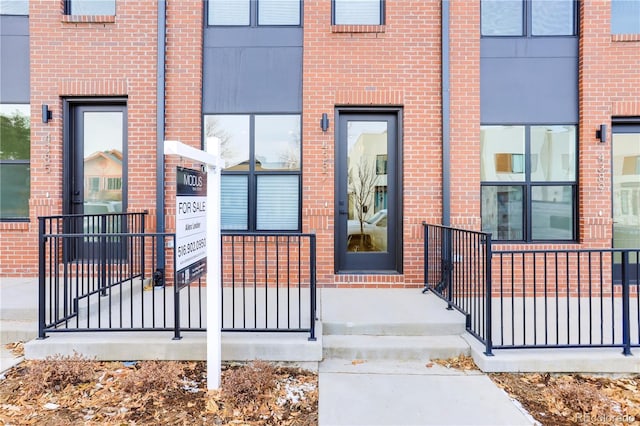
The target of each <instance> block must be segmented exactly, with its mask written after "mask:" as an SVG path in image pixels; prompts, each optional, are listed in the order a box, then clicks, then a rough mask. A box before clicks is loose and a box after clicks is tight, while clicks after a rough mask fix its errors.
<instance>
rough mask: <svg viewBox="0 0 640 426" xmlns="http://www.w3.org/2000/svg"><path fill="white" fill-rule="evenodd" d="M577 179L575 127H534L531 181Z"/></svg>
mask: <svg viewBox="0 0 640 426" xmlns="http://www.w3.org/2000/svg"><path fill="white" fill-rule="evenodd" d="M575 178H576V128H575V126H532V127H531V180H533V181H537V182H551V181H556V182H557V181H560V182H563V181H564V182H566V181H573V180H575Z"/></svg>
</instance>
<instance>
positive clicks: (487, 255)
mask: <svg viewBox="0 0 640 426" xmlns="http://www.w3.org/2000/svg"><path fill="white" fill-rule="evenodd" d="M424 277H425V290H431V291H433V292H434V293H436V294H437V295H439V296H440V297H442V298H443V299H445V300H446V301H447V303H448V307H449V308H455V309H458V310H459V311H460V312H462V313H464V314H465V316H466V320H467V330H468V331H469V332H470V333H471V334H473V335H474V336H475V337H476V338H477V339H479V340H480V341H481V342H482V343H483V344H484V345H485V353H486V354H487V355H491V354H492V351H493V349H526V348H570V347H573V348H576V347H620V348H622V349H623V353H624V354H625V355H629V354H630V353H631V348H632V347H638V346H640V298H639V297H638V294H639V293H640V280H639V277H640V248H638V249H583V250H577V249H553V250H495V249H494V248H493V247H492V241H491V235H490V234H486V233H482V232H474V231H467V230H463V229H455V228H450V227H445V226H439V225H427V224H425V225H424Z"/></svg>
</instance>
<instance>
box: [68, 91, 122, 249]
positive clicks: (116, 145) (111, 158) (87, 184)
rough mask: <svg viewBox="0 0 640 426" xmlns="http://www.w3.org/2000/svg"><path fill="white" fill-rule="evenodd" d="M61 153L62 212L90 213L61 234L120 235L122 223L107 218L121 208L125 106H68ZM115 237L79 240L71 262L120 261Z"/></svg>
mask: <svg viewBox="0 0 640 426" xmlns="http://www.w3.org/2000/svg"><path fill="white" fill-rule="evenodd" d="M68 114H69V121H68V126H69V128H68V131H67V132H66V134H67V140H66V144H65V147H66V153H65V168H64V170H65V176H64V188H63V190H64V191H65V194H64V199H65V200H66V203H65V213H68V214H74V215H95V216H86V217H78V218H74V219H73V220H69V221H68V222H67V226H68V227H69V229H67V231H66V232H70V233H79V234H95V233H105V232H106V233H119V232H125V227H124V225H125V223H126V222H125V221H124V220H123V219H122V218H120V217H118V216H113V215H111V216H105V215H107V214H113V213H122V212H125V211H126V209H127V206H126V200H127V197H126V177H127V169H126V164H127V162H126V158H127V157H126V147H127V108H126V105H124V104H113V103H109V104H97V103H91V104H84V103H69V104H68ZM120 244H121V241H120V239H119V238H90V237H83V238H82V239H78V241H77V244H74V247H73V248H72V251H73V252H70V253H69V255H70V256H71V258H98V257H101V256H106V254H105V253H104V251H105V250H106V249H108V250H109V253H113V254H111V255H109V256H110V257H122V255H121V254H116V251H117V249H118V248H119V246H120Z"/></svg>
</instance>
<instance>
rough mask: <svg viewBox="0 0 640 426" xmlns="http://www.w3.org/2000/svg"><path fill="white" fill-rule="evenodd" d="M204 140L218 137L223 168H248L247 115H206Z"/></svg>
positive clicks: (207, 140)
mask: <svg viewBox="0 0 640 426" xmlns="http://www.w3.org/2000/svg"><path fill="white" fill-rule="evenodd" d="M204 125H205V142H209V141H210V140H212V139H211V138H212V137H216V138H218V141H219V145H220V146H219V149H220V151H219V152H220V156H221V157H222V159H223V160H224V168H225V170H249V136H250V135H249V130H250V129H249V116H248V115H208V116H206V117H205V118H204Z"/></svg>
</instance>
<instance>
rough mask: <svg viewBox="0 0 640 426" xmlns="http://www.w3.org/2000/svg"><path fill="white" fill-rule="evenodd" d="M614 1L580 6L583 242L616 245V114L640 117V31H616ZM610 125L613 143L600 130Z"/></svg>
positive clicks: (593, 1)
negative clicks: (613, 29)
mask: <svg viewBox="0 0 640 426" xmlns="http://www.w3.org/2000/svg"><path fill="white" fill-rule="evenodd" d="M610 19H611V4H610V2H603V1H599V0H590V1H583V2H581V10H580V34H581V37H580V59H579V96H580V98H579V104H580V136H579V139H580V145H579V150H580V154H579V175H580V187H579V196H580V200H581V202H580V212H579V216H580V235H579V236H580V240H581V241H582V242H583V243H584V244H585V245H589V246H590V247H608V246H609V247H610V244H611V230H612V226H613V224H612V220H611V216H612V212H611V167H610V164H611V118H612V116H640V73H639V72H638V69H640V35H638V34H636V35H627V36H624V35H622V36H620V35H614V36H612V35H611V25H610ZM600 124H606V125H607V127H608V129H609V136H608V142H607V143H606V144H603V143H600V141H599V140H597V139H596V137H595V131H596V129H597V128H598V126H599V125H600Z"/></svg>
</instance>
